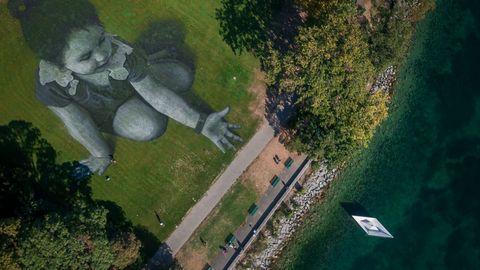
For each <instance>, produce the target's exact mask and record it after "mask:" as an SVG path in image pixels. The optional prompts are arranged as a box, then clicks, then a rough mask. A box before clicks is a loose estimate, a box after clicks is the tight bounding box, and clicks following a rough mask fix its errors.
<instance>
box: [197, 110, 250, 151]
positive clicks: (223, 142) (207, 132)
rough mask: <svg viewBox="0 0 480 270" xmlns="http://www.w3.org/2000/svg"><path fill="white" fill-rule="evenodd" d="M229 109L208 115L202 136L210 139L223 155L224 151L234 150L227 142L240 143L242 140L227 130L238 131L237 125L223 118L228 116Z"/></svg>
mask: <svg viewBox="0 0 480 270" xmlns="http://www.w3.org/2000/svg"><path fill="white" fill-rule="evenodd" d="M229 111H230V108H229V107H227V108H225V109H223V110H222V111H220V112H216V113H212V114H210V115H209V116H208V117H207V119H206V120H205V125H204V126H203V129H202V132H201V133H202V134H203V135H204V136H205V137H207V138H208V139H210V140H211V141H212V142H213V143H214V144H215V145H216V146H217V147H218V148H219V149H220V150H221V151H222V152H223V153H225V149H226V148H229V149H233V150H234V149H235V147H234V146H233V144H232V143H231V142H230V141H229V140H233V141H239V142H241V141H242V138H240V137H239V136H237V135H235V134H233V133H232V132H231V131H230V130H229V129H238V128H240V126H239V125H235V124H230V123H228V122H227V121H225V120H224V119H223V118H224V117H225V116H226V115H227V114H228V112H229Z"/></svg>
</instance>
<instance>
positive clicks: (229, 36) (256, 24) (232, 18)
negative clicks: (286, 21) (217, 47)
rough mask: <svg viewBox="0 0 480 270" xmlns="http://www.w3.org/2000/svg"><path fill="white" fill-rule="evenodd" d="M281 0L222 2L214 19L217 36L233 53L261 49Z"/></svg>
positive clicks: (227, 0) (235, 0) (267, 37)
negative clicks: (218, 30)
mask: <svg viewBox="0 0 480 270" xmlns="http://www.w3.org/2000/svg"><path fill="white" fill-rule="evenodd" d="M283 2H284V1H283V0H280V1H278V0H277V1H275V0H222V2H221V3H222V5H221V7H220V8H219V9H217V10H216V14H215V17H216V19H217V20H218V22H219V23H220V35H221V36H222V37H223V40H224V41H225V42H226V43H227V44H228V45H229V46H230V48H232V50H233V51H234V52H235V53H242V52H244V51H248V52H252V53H254V54H256V53H258V52H261V51H263V50H264V46H265V44H266V42H267V41H268V39H269V34H268V29H269V24H270V23H271V21H272V19H273V17H274V14H275V12H276V11H278V10H279V9H280V8H281V6H282V4H283Z"/></svg>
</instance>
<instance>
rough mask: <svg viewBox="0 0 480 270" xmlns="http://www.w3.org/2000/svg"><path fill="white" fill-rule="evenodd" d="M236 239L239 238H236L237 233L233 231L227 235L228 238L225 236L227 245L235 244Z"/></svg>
mask: <svg viewBox="0 0 480 270" xmlns="http://www.w3.org/2000/svg"><path fill="white" fill-rule="evenodd" d="M236 240H237V238H235V235H233V233H231V234H229V235H228V236H227V238H225V243H226V244H227V245H233V244H234V243H235V241H236Z"/></svg>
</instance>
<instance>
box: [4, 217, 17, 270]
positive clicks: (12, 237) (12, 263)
mask: <svg viewBox="0 0 480 270" xmlns="http://www.w3.org/2000/svg"><path fill="white" fill-rule="evenodd" d="M19 230H20V220H19V219H13V218H9V219H3V220H2V219H0V269H5V270H19V269H21V268H20V264H19V262H18V255H17V254H16V243H17V235H18V232H19Z"/></svg>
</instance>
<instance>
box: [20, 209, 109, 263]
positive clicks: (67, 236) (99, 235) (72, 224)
mask: <svg viewBox="0 0 480 270" xmlns="http://www.w3.org/2000/svg"><path fill="white" fill-rule="evenodd" d="M106 214H107V211H106V210H105V209H102V208H93V209H88V214H86V213H81V214H78V213H72V214H69V215H66V216H60V215H58V214H48V215H46V216H45V217H44V218H41V219H37V220H36V221H35V222H34V223H33V225H32V226H29V227H27V228H26V229H25V230H24V231H23V232H22V235H21V236H20V239H19V255H20V262H21V264H22V268H23V269H109V268H110V266H111V265H112V263H113V261H114V254H113V252H112V250H111V249H110V247H109V241H108V239H107V237H106V233H105V226H106Z"/></svg>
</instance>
